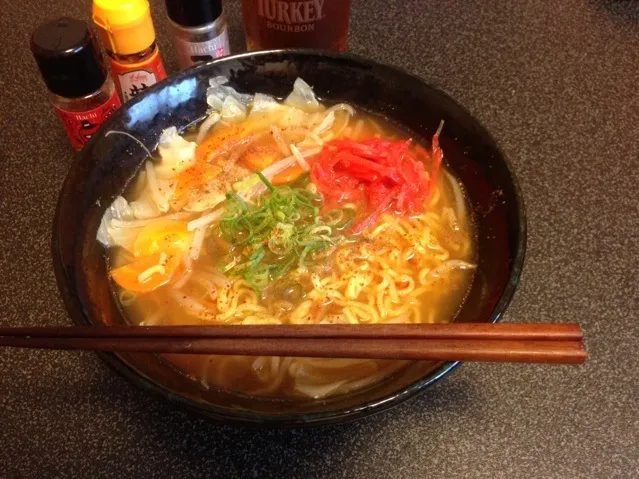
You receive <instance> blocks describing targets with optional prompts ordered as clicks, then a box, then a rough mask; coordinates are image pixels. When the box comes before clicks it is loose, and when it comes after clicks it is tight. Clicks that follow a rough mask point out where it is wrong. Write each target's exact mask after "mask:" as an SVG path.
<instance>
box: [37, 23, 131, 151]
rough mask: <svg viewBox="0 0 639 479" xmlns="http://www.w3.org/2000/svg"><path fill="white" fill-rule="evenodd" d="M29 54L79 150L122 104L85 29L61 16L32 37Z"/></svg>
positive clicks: (82, 24)
mask: <svg viewBox="0 0 639 479" xmlns="http://www.w3.org/2000/svg"><path fill="white" fill-rule="evenodd" d="M31 52H32V53H33V56H34V57H35V60H36V63H37V64H38V68H39V69H40V73H41V74H42V78H43V79H44V82H45V84H46V85H47V88H48V89H49V92H50V99H51V103H52V104H53V107H54V108H55V111H56V113H57V114H58V116H59V117H60V120H62V123H63V125H64V128H65V130H66V132H67V136H68V137H69V140H70V141H71V145H72V146H73V147H74V148H75V149H76V150H80V149H81V148H82V147H83V146H84V145H85V144H86V143H87V142H88V141H89V139H90V138H91V137H92V136H93V135H94V134H95V132H96V131H97V130H98V128H99V127H100V125H101V124H102V123H103V122H104V121H105V120H106V119H107V118H108V117H109V116H111V114H113V112H115V111H116V110H117V109H118V107H119V106H120V99H119V98H118V95H117V93H116V91H115V86H114V84H113V81H112V80H111V77H110V76H109V73H108V71H107V69H106V67H105V65H104V58H103V57H102V54H101V53H100V50H99V47H98V44H97V39H96V38H95V37H94V35H93V33H92V31H91V29H90V28H89V25H87V23H86V22H84V21H81V20H75V19H73V18H68V17H62V18H58V19H56V20H51V21H48V22H46V23H43V24H42V25H40V26H39V27H38V28H36V30H35V31H34V32H33V34H32V35H31Z"/></svg>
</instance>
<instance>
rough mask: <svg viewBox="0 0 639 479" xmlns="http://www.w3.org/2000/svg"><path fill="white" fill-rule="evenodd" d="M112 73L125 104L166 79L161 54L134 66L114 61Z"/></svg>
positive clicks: (157, 53) (156, 54)
mask: <svg viewBox="0 0 639 479" xmlns="http://www.w3.org/2000/svg"><path fill="white" fill-rule="evenodd" d="M111 71H112V72H113V77H114V78H115V81H116V84H117V87H118V90H119V92H120V96H121V98H122V101H124V102H127V101H129V100H130V99H131V98H133V97H134V96H136V95H137V94H138V93H141V92H142V91H144V90H145V89H146V88H148V87H150V86H152V85H155V84H156V83H157V82H159V81H160V80H164V79H165V78H166V72H165V71H164V65H163V64H162V58H160V54H159V52H156V53H155V54H154V55H153V56H151V58H149V59H148V60H147V61H145V62H141V63H136V64H134V65H123V64H122V63H118V62H115V61H112V62H111Z"/></svg>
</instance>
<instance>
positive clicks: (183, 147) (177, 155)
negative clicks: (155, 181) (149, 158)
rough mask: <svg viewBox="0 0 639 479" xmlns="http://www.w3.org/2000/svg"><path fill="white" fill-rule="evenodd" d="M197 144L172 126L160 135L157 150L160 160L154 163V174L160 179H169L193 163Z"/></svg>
mask: <svg viewBox="0 0 639 479" xmlns="http://www.w3.org/2000/svg"><path fill="white" fill-rule="evenodd" d="M196 147H197V144H196V143H195V142H192V141H187V140H185V139H184V138H183V137H181V136H180V135H179V134H178V132H177V128H175V127H174V126H172V127H170V128H167V129H166V130H164V131H163V132H162V134H161V135H160V143H159V145H158V152H159V153H160V161H159V162H157V163H156V164H155V174H156V176H157V177H158V178H161V179H170V178H173V177H175V176H177V174H178V173H180V172H181V171H183V170H186V169H187V168H190V167H191V166H193V164H194V163H195V148H196Z"/></svg>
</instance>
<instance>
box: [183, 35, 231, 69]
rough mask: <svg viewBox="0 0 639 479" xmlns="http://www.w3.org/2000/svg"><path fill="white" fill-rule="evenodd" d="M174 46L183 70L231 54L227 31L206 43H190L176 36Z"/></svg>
mask: <svg viewBox="0 0 639 479" xmlns="http://www.w3.org/2000/svg"><path fill="white" fill-rule="evenodd" d="M174 46H175V50H176V53H177V56H178V60H179V62H180V66H181V67H182V68H187V67H189V66H191V65H195V64H196V63H198V62H208V61H210V60H215V59H216V58H219V57H223V56H225V55H228V54H229V53H231V49H230V47H229V36H228V33H227V30H226V29H224V31H223V32H222V33H220V34H219V35H218V36H217V37H215V38H212V39H210V40H207V41H205V42H189V41H186V40H183V39H182V38H179V37H177V36H176V37H174Z"/></svg>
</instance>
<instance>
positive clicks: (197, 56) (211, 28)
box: [166, 0, 231, 68]
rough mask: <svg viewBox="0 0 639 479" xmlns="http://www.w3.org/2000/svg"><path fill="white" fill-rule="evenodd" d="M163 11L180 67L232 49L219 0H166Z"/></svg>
mask: <svg viewBox="0 0 639 479" xmlns="http://www.w3.org/2000/svg"><path fill="white" fill-rule="evenodd" d="M166 11H167V14H168V16H169V23H170V25H171V31H172V33H173V46H174V48H175V53H176V55H177V59H178V63H179V64H180V67H181V68H188V67H190V66H192V65H195V64H196V63H199V62H206V61H209V60H213V59H215V58H219V57H222V56H225V55H228V54H229V53H230V52H231V50H230V48H229V36H228V29H227V25H226V17H225V15H224V10H223V8H222V1H221V0H166Z"/></svg>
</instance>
